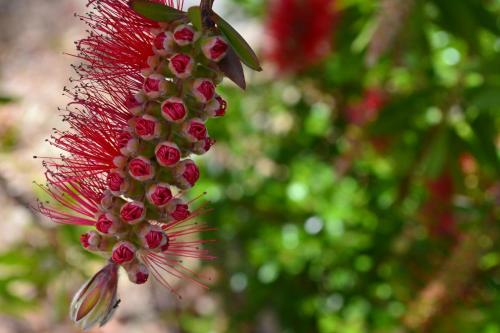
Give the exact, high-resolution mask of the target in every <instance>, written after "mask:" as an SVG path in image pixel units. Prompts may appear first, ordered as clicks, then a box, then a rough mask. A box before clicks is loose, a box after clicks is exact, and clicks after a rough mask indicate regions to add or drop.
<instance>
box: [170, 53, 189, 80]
mask: <svg viewBox="0 0 500 333" xmlns="http://www.w3.org/2000/svg"><path fill="white" fill-rule="evenodd" d="M193 66H194V60H193V58H191V57H190V56H188V55H187V54H182V53H178V54H176V55H174V56H173V57H172V58H170V62H169V63H168V68H169V69H170V71H171V72H172V74H174V75H175V76H176V77H178V78H180V79H186V78H188V77H189V76H191V72H192V71H193Z"/></svg>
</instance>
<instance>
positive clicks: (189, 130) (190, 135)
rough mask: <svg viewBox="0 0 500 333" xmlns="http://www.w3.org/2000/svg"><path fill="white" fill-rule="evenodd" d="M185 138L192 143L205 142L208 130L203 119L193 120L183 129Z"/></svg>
mask: <svg viewBox="0 0 500 333" xmlns="http://www.w3.org/2000/svg"><path fill="white" fill-rule="evenodd" d="M182 132H183V134H184V137H186V139H188V140H189V141H191V142H196V141H200V140H203V139H205V138H206V137H207V128H206V127H205V124H204V123H203V121H202V120H201V119H198V118H193V119H191V120H189V121H188V122H187V123H186V124H184V126H183V127H182Z"/></svg>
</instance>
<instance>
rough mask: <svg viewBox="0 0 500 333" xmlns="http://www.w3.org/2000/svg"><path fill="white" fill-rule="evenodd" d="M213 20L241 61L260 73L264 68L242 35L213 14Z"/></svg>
mask: <svg viewBox="0 0 500 333" xmlns="http://www.w3.org/2000/svg"><path fill="white" fill-rule="evenodd" d="M212 19H213V21H214V22H215V24H217V27H218V28H219V30H220V31H221V32H222V34H223V35H224V37H226V39H227V40H228V42H229V44H231V46H232V47H233V49H234V51H235V52H236V54H237V55H238V57H239V58H240V59H241V61H243V63H244V64H245V65H247V66H248V67H250V68H251V69H253V70H256V71H259V72H260V71H261V70H262V68H261V67H260V63H259V59H258V58H257V55H255V52H254V51H253V50H252V48H251V47H250V45H248V43H247V42H246V41H245V39H243V37H241V35H240V34H239V33H238V32H237V31H236V30H235V29H234V28H233V27H232V26H231V25H230V24H229V23H227V22H226V21H225V20H224V19H223V18H222V17H220V16H219V15H217V14H216V13H213V17H212Z"/></svg>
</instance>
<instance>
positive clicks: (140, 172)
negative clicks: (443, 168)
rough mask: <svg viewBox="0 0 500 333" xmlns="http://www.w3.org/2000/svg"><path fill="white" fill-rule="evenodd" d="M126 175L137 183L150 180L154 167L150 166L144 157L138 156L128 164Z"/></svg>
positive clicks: (153, 173)
mask: <svg viewBox="0 0 500 333" xmlns="http://www.w3.org/2000/svg"><path fill="white" fill-rule="evenodd" d="M128 173H129V174H130V175H131V176H132V177H133V178H134V179H137V180H138V181H141V182H143V181H146V180H150V179H152V178H153V177H154V175H155V172H154V167H153V166H152V165H151V161H150V160H148V159H147V158H145V157H142V156H138V157H136V158H133V159H131V160H130V162H129V163H128Z"/></svg>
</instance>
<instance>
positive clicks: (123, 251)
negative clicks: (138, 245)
mask: <svg viewBox="0 0 500 333" xmlns="http://www.w3.org/2000/svg"><path fill="white" fill-rule="evenodd" d="M134 257H135V247H134V245H132V243H130V242H127V241H123V242H118V243H116V244H115V246H113V250H112V254H111V259H112V260H113V261H114V262H115V263H117V264H120V265H121V264H126V263H129V262H131V261H132V260H134Z"/></svg>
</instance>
